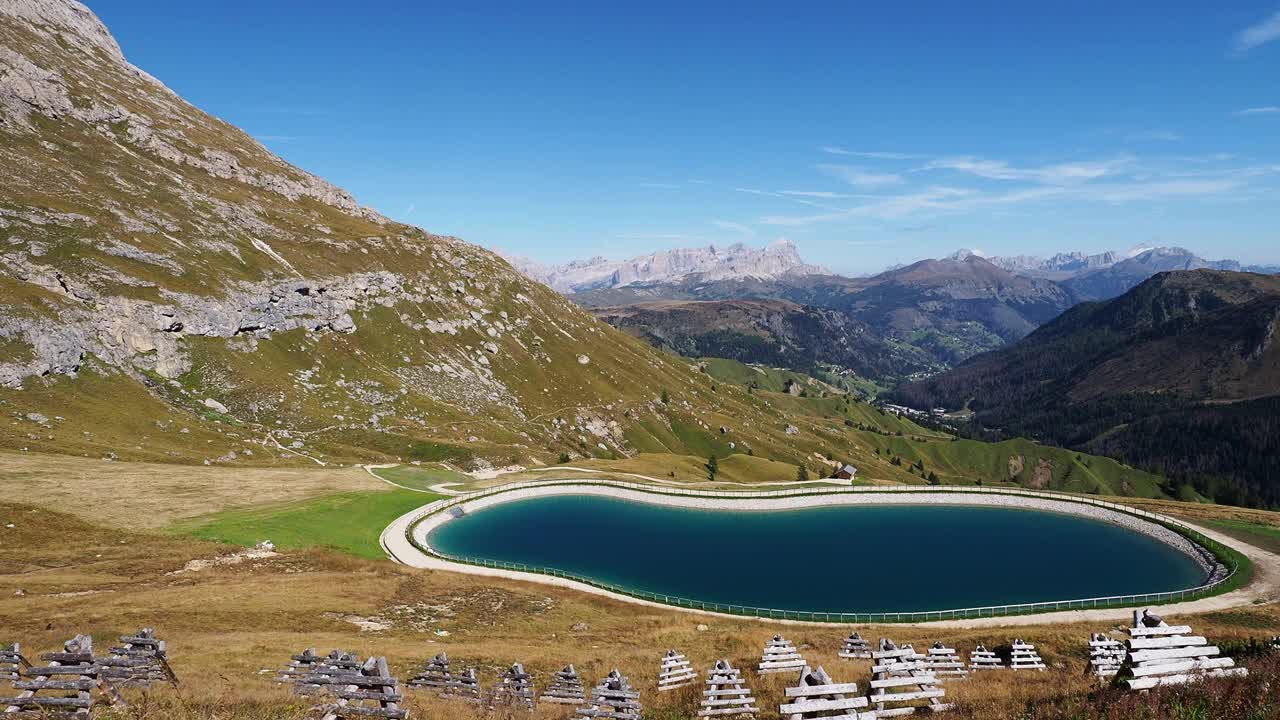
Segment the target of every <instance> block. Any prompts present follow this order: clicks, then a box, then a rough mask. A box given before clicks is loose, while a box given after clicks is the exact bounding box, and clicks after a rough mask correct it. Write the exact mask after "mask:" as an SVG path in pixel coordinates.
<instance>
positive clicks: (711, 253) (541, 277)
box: [509, 240, 830, 293]
mask: <svg viewBox="0 0 1280 720" xmlns="http://www.w3.org/2000/svg"><path fill="white" fill-rule="evenodd" d="M509 259H510V260H511V263H512V264H513V265H515V266H516V267H517V268H518V269H519V270H520V271H521V272H523V273H524V274H525V275H528V276H529V277H531V278H533V279H534V280H537V281H538V282H540V283H543V284H545V285H549V286H551V287H552V288H555V289H556V290H559V291H560V292H564V293H573V292H584V291H588V290H596V289H600V288H620V287H627V286H630V285H636V284H640V283H676V282H681V281H684V280H687V279H690V278H696V279H697V280H698V281H717V280H742V279H749V278H751V279H770V278H781V277H788V276H803V275H820V274H829V273H830V271H828V270H826V269H824V268H822V267H820V266H817V265H810V264H808V263H806V262H805V261H804V260H803V259H802V258H801V257H800V252H799V250H797V249H796V246H795V243H793V242H791V241H790V240H775V241H774V242H772V243H770V244H768V245H766V246H765V247H763V248H759V249H757V248H751V247H747V246H746V245H744V244H742V243H737V244H734V245H730V246H729V247H727V248H718V247H716V246H714V245H711V246H709V247H704V248H680V249H676V250H665V251H662V252H655V253H650V254H648V255H642V256H640V257H634V258H630V259H628V260H609V259H607V258H603V257H594V258H591V259H589V260H575V261H572V262H569V263H565V264H563V265H550V266H548V265H542V264H540V263H537V262H534V261H532V260H529V259H528V258H521V257H511V258H509Z"/></svg>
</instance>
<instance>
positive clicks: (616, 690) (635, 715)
mask: <svg viewBox="0 0 1280 720" xmlns="http://www.w3.org/2000/svg"><path fill="white" fill-rule="evenodd" d="M640 713H641V707H640V693H638V692H636V691H635V690H634V689H632V687H631V681H630V680H628V679H627V677H626V676H625V675H623V674H622V673H620V672H618V671H617V670H616V669H614V670H613V671H612V672H610V673H609V675H608V677H606V678H605V679H604V680H601V681H600V684H599V685H597V686H595V687H594V688H592V689H591V704H590V705H588V706H587V707H583V708H579V709H578V713H577V714H578V715H579V716H581V717H589V718H609V720H640Z"/></svg>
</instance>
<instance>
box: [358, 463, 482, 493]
mask: <svg viewBox="0 0 1280 720" xmlns="http://www.w3.org/2000/svg"><path fill="white" fill-rule="evenodd" d="M373 474H374V475H377V476H378V477H380V478H382V479H383V480H386V481H388V482H393V483H395V484H396V485H400V486H401V487H406V488H410V489H413V490H426V491H430V490H431V486H432V485H441V484H444V483H466V482H471V480H472V479H473V478H472V477H471V476H470V475H463V474H462V473H460V472H455V471H453V470H449V469H448V468H442V467H426V466H422V465H398V466H396V467H392V468H373Z"/></svg>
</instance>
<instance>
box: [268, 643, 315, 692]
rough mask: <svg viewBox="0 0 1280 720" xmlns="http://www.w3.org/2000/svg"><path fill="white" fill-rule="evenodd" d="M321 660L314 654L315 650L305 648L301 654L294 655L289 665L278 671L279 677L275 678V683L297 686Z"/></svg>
mask: <svg viewBox="0 0 1280 720" xmlns="http://www.w3.org/2000/svg"><path fill="white" fill-rule="evenodd" d="M322 659H323V658H321V657H320V656H319V655H317V654H316V649H315V648H307V649H306V650H303V651H302V652H300V653H298V654H297V655H294V656H293V658H292V659H291V660H290V661H289V665H288V666H287V667H285V669H283V670H281V671H280V675H279V676H278V677H277V678H276V682H277V683H281V684H285V683H287V684H291V685H292V684H297V683H298V681H300V680H302V678H304V677H306V676H307V675H309V674H310V673H311V671H312V670H313V669H315V666H316V664H317V663H319V662H320V661H321V660H322Z"/></svg>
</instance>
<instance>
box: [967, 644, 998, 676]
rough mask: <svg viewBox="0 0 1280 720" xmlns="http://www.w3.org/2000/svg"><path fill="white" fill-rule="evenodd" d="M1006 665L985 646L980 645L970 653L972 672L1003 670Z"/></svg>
mask: <svg viewBox="0 0 1280 720" xmlns="http://www.w3.org/2000/svg"><path fill="white" fill-rule="evenodd" d="M1004 667H1005V666H1004V663H1002V662H1000V658H998V657H996V654H995V653H994V652H992V651H991V650H988V649H987V648H986V646H985V645H978V646H977V647H975V648H974V649H973V651H972V652H970V653H969V669H970V670H1003V669H1004Z"/></svg>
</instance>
